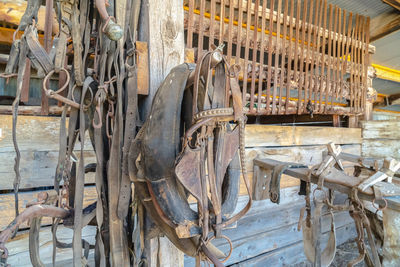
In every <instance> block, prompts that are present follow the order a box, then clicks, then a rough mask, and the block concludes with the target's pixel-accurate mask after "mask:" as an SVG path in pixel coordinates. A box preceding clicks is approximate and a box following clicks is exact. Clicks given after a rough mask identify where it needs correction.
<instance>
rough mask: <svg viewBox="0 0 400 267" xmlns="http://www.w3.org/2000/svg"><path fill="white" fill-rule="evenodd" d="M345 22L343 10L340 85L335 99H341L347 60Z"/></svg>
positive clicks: (345, 16)
mask: <svg viewBox="0 0 400 267" xmlns="http://www.w3.org/2000/svg"><path fill="white" fill-rule="evenodd" d="M346 21H347V13H346V10H345V9H343V28H342V38H341V42H342V49H341V54H340V58H339V59H340V60H339V61H340V84H339V88H338V90H336V98H337V99H341V93H342V88H343V87H344V75H345V74H346V69H345V62H346V60H347V58H346V51H345V49H346V39H345V38H346V29H347V28H346V27H347V24H346Z"/></svg>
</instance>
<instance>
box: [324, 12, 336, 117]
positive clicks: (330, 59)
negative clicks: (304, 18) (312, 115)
mask: <svg viewBox="0 0 400 267" xmlns="http://www.w3.org/2000/svg"><path fill="white" fill-rule="evenodd" d="M336 16H337V6H335V15H334V16H333V7H332V5H329V24H330V25H329V29H328V32H329V38H328V42H329V44H328V56H329V57H328V68H327V76H326V87H325V109H324V111H325V113H326V112H327V111H328V104H329V95H330V94H331V91H332V90H333V81H334V80H335V78H334V77H333V79H331V75H332V74H333V73H334V72H335V70H334V68H333V67H334V66H335V64H334V61H333V60H335V56H334V54H335V52H332V50H333V51H335V46H336V42H335V38H336V25H337V17H336ZM333 19H334V22H333V24H332V20H333ZM332 26H333V32H332ZM332 54H333V55H332ZM321 93H322V92H321ZM331 102H332V98H331Z"/></svg>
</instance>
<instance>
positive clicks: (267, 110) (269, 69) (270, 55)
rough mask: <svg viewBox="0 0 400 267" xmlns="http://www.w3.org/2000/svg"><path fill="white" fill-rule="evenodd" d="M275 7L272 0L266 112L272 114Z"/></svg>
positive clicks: (269, 24) (270, 7)
mask: <svg viewBox="0 0 400 267" xmlns="http://www.w3.org/2000/svg"><path fill="white" fill-rule="evenodd" d="M274 8H275V1H270V6H269V22H268V63H267V65H268V74H267V95H266V99H267V102H266V114H270V112H271V108H270V104H271V102H270V98H271V82H272V77H271V76H272V50H273V49H272V35H273V34H272V33H273V31H274V20H273V16H274Z"/></svg>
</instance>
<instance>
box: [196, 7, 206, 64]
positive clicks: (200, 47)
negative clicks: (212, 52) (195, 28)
mask: <svg viewBox="0 0 400 267" xmlns="http://www.w3.org/2000/svg"><path fill="white" fill-rule="evenodd" d="M205 8H206V0H200V20H199V24H200V25H199V45H198V48H197V49H198V50H197V55H198V57H197V58H201V56H202V55H203V50H204V45H203V42H204V12H205Z"/></svg>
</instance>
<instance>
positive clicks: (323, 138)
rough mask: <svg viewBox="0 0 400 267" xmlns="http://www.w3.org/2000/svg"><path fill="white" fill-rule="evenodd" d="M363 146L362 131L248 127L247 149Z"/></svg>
mask: <svg viewBox="0 0 400 267" xmlns="http://www.w3.org/2000/svg"><path fill="white" fill-rule="evenodd" d="M330 142H334V143H335V144H361V142H362V139H361V129H357V128H334V127H305V126H270V125H256V124H250V125H247V126H246V147H261V146H300V145H326V144H328V143H330Z"/></svg>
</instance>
